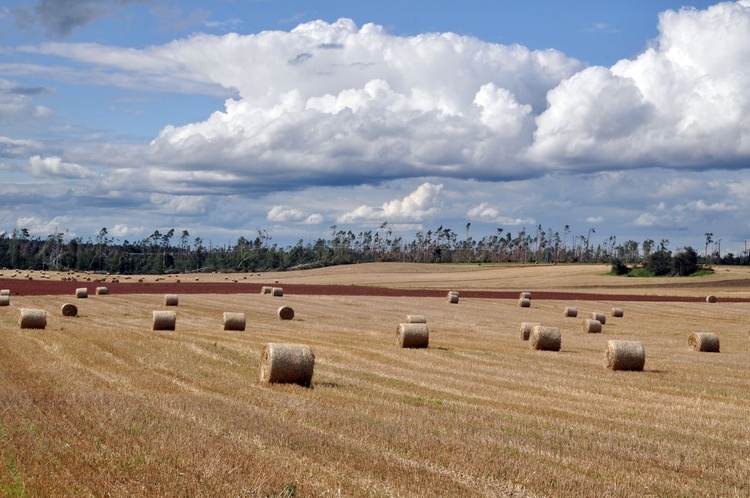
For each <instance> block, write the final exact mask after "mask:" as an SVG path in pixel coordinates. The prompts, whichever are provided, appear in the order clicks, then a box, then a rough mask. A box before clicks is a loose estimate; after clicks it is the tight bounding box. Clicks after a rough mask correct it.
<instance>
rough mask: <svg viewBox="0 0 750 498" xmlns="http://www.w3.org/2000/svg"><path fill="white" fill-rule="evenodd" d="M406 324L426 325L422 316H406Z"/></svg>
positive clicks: (425, 319) (425, 320)
mask: <svg viewBox="0 0 750 498" xmlns="http://www.w3.org/2000/svg"><path fill="white" fill-rule="evenodd" d="M406 323H427V318H426V317H425V316H424V315H406Z"/></svg>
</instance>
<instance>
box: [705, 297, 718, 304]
mask: <svg viewBox="0 0 750 498" xmlns="http://www.w3.org/2000/svg"><path fill="white" fill-rule="evenodd" d="M706 302H707V303H715V302H716V296H708V297H706Z"/></svg>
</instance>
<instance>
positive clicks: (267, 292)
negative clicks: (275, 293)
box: [260, 285, 273, 294]
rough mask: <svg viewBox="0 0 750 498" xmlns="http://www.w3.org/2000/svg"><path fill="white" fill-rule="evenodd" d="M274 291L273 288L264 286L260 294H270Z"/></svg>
mask: <svg viewBox="0 0 750 498" xmlns="http://www.w3.org/2000/svg"><path fill="white" fill-rule="evenodd" d="M272 289H273V288H272V287H271V286H268V285H264V286H263V287H261V288H260V293H261V294H270V293H271V290H272Z"/></svg>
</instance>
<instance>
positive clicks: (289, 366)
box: [260, 342, 315, 387]
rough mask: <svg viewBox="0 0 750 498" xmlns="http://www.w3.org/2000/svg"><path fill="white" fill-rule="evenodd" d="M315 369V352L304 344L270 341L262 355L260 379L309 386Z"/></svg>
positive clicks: (274, 382) (264, 381)
mask: <svg viewBox="0 0 750 498" xmlns="http://www.w3.org/2000/svg"><path fill="white" fill-rule="evenodd" d="M314 369H315V354H314V353H313V351H312V348H311V347H310V346H307V345H304V344H282V343H273V342H271V343H268V344H266V345H265V347H264V348H263V353H262V354H261V357H260V381H261V382H263V383H269V384H299V385H301V386H305V387H309V386H310V385H311V384H312V377H313V371H314Z"/></svg>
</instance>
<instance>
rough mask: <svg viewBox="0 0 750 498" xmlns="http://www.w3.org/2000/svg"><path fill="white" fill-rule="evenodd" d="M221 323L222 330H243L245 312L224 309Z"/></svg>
mask: <svg viewBox="0 0 750 498" xmlns="http://www.w3.org/2000/svg"><path fill="white" fill-rule="evenodd" d="M221 324H222V327H223V328H224V330H245V314H244V313H233V312H231V311H225V312H224V315H223V317H222V320H221Z"/></svg>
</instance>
